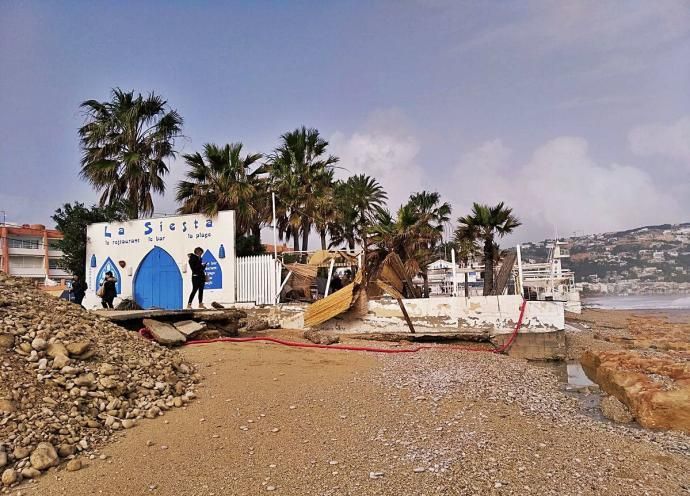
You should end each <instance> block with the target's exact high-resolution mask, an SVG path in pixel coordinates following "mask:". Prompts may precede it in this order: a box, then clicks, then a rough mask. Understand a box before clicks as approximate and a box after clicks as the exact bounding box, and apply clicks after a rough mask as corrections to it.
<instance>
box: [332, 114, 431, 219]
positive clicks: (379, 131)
mask: <svg viewBox="0 0 690 496" xmlns="http://www.w3.org/2000/svg"><path fill="white" fill-rule="evenodd" d="M364 127H365V129H364V130H363V131H357V132H354V133H352V134H349V135H347V134H345V133H343V132H340V131H337V132H335V133H334V134H333V135H332V136H331V138H330V139H329V143H330V144H329V149H330V152H331V153H332V154H334V155H336V156H338V157H340V163H339V164H338V165H339V166H340V167H342V169H340V170H339V172H338V176H339V177H343V178H344V177H347V176H350V175H353V174H367V175H370V176H372V177H374V178H376V179H377V180H378V181H379V183H381V185H382V186H383V188H384V189H385V190H386V192H387V193H388V206H389V208H390V209H391V210H395V209H397V207H398V206H399V205H400V204H402V203H403V202H405V201H406V200H407V198H408V196H409V195H410V193H411V192H413V191H418V190H420V189H422V188H423V183H424V181H423V179H424V177H423V174H422V169H421V167H420V166H419V165H418V164H417V161H416V160H417V156H418V154H419V150H420V145H419V142H418V141H417V139H416V138H415V137H414V136H413V135H412V133H411V132H410V131H409V130H407V122H406V120H405V118H404V116H402V114H400V113H399V112H398V111H395V110H393V111H385V112H377V113H375V114H374V115H372V116H371V117H370V119H369V120H368V123H367V124H366V125H365V126H364Z"/></svg>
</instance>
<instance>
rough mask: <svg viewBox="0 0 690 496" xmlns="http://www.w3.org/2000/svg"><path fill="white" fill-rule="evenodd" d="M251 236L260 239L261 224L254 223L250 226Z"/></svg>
mask: <svg viewBox="0 0 690 496" xmlns="http://www.w3.org/2000/svg"><path fill="white" fill-rule="evenodd" d="M252 236H254V237H255V238H256V239H257V240H259V241H261V226H260V225H259V224H254V225H253V226H252Z"/></svg>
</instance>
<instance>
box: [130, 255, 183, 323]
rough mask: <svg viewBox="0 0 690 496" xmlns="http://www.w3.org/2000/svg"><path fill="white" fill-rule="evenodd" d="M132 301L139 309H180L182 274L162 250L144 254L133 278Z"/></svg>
mask: <svg viewBox="0 0 690 496" xmlns="http://www.w3.org/2000/svg"><path fill="white" fill-rule="evenodd" d="M134 300H135V301H136V302H137V303H138V304H139V306H140V307H141V308H165V309H168V310H175V309H178V308H182V274H180V269H179V268H178V267H177V263H175V260H174V259H173V257H171V256H170V254H169V253H168V252H167V251H165V250H164V249H162V248H160V247H158V246H156V247H155V248H153V249H152V250H151V251H150V252H148V253H147V254H146V256H145V257H144V259H143V260H142V261H141V263H140V264H139V268H138V269H137V274H136V276H135V277H134Z"/></svg>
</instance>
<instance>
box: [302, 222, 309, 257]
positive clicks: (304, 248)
mask: <svg viewBox="0 0 690 496" xmlns="http://www.w3.org/2000/svg"><path fill="white" fill-rule="evenodd" d="M310 230H311V229H309V226H305V227H303V228H302V251H307V250H308V249H309V231H310Z"/></svg>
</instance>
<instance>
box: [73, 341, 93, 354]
mask: <svg viewBox="0 0 690 496" xmlns="http://www.w3.org/2000/svg"><path fill="white" fill-rule="evenodd" d="M90 348H91V343H90V342H89V341H75V342H73V343H69V344H68V345H67V352H68V353H69V354H70V356H79V355H83V354H84V353H86V352H87V351H89V349H90Z"/></svg>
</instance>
